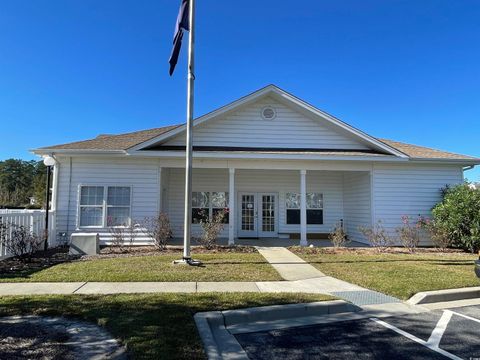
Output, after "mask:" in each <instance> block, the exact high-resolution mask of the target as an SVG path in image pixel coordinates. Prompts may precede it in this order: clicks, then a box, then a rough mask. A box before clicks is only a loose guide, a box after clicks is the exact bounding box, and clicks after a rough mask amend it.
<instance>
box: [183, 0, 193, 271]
mask: <svg viewBox="0 0 480 360" xmlns="http://www.w3.org/2000/svg"><path fill="white" fill-rule="evenodd" d="M188 12H189V15H188V16H189V20H190V21H189V24H190V30H189V32H188V82H187V137H186V148H185V216H184V232H183V260H184V261H186V262H190V261H191V259H192V258H191V255H190V239H191V235H192V155H193V142H192V135H193V94H194V81H195V75H194V69H195V61H194V54H195V51H194V50H195V0H190V1H189V10H188Z"/></svg>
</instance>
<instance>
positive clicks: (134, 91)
mask: <svg viewBox="0 0 480 360" xmlns="http://www.w3.org/2000/svg"><path fill="white" fill-rule="evenodd" d="M179 2H180V1H173V0H155V1H154V0H149V1H146V0H122V1H117V0H102V1H98V0H67V1H66V0H55V1H53V0H44V1H31V0H4V1H2V11H1V12H0V122H1V129H2V135H3V136H2V137H1V142H0V159H5V158H9V157H19V158H24V159H29V158H33V155H32V154H30V153H29V152H28V149H31V148H35V147H40V146H44V145H51V144H56V143H62V142H69V141H75V140H81V139H86V138H90V137H94V136H96V135H97V134H99V133H122V132H127V131H133V130H138V129H145V128H151V127H159V126H163V125H166V124H172V123H181V122H183V121H184V118H185V90H186V81H185V60H186V59H185V58H186V56H185V53H183V54H182V55H183V56H181V61H180V62H179V65H178V68H177V71H176V73H175V74H174V76H173V77H172V78H170V77H169V76H168V63H167V62H168V56H169V54H170V50H171V40H172V35H173V34H172V32H173V27H174V22H175V18H176V15H177V10H178V5H179ZM478 19H480V1H478V0H470V1H467V0H455V1H451V0H421V1H418V0H416V1H408V0H404V1H400V0H388V1H385V0H378V1H373V0H365V1H358V0H342V1H338V0H329V1H326V0H312V1H307V0H304V1H302V2H299V1H278V0H262V1H258V0H242V1H235V2H234V1H218V0H197V46H196V52H197V55H196V67H197V71H196V76H197V81H196V104H195V114H196V116H199V115H201V114H203V113H205V112H208V111H210V110H213V109H215V108H216V107H218V106H221V105H223V104H225V103H227V102H230V101H233V100H235V99H237V98H238V97H240V96H243V95H245V94H247V93H249V92H252V91H254V90H256V89H258V88H260V87H262V86H265V85H267V84H270V83H274V84H276V85H278V86H280V87H281V88H284V89H285V90H287V91H289V92H291V93H293V94H295V95H296V96H298V97H300V98H302V99H304V100H306V101H308V102H310V103H312V104H313V105H315V106H317V107H319V108H320V109H322V110H325V111H327V112H329V113H331V114H333V115H335V116H337V117H339V118H340V119H342V120H344V121H346V122H348V123H350V124H352V125H353V126H355V127H358V128H360V129H362V130H364V131H366V132H368V133H370V134H371V135H374V136H378V137H385V138H390V139H395V140H399V141H405V142H411V143H414V144H420V145H425V146H430V147H434V148H440V149H443V150H449V151H453V152H459V153H465V154H470V155H475V156H480V144H479V143H480V122H479V119H480V66H479V64H480V46H479V44H480V21H479V20H478ZM183 50H185V46H184V49H183ZM466 176H467V177H468V178H469V179H471V180H477V181H478V180H480V170H474V171H470V172H467V173H466Z"/></svg>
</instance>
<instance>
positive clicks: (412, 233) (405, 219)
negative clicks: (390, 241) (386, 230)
mask: <svg viewBox="0 0 480 360" xmlns="http://www.w3.org/2000/svg"><path fill="white" fill-rule="evenodd" d="M421 228H422V224H421V221H420V217H419V219H418V220H417V221H415V222H413V221H412V219H411V218H410V216H408V215H403V216H402V226H400V227H398V228H397V229H396V232H397V234H398V237H399V239H400V242H401V243H402V245H403V246H404V247H406V248H407V249H408V250H409V251H410V252H414V251H415V249H416V248H417V247H418V244H419V243H420V230H421Z"/></svg>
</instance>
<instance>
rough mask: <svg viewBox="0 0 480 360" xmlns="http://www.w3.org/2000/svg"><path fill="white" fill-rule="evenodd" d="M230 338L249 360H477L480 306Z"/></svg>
mask: <svg viewBox="0 0 480 360" xmlns="http://www.w3.org/2000/svg"><path fill="white" fill-rule="evenodd" d="M235 337H236V338H237V340H238V342H239V343H240V345H241V346H242V347H243V348H244V350H245V351H246V353H247V355H248V357H249V358H250V359H289V360H290V359H292V360H293V359H360V360H363V359H369V360H370V359H389V360H393V359H411V360H417V359H418V360H423V359H434V360H435V359H454V360H458V359H467V360H480V305H473V306H466V307H459V308H451V309H443V310H434V311H430V312H425V313H420V314H411V315H404V316H399V317H387V318H382V319H376V318H368V319H361V320H351V321H342V322H332V323H328V324H322V325H311V326H304V327H295V328H288V329H282V330H271V331H264V332H255V333H245V334H237V335H235Z"/></svg>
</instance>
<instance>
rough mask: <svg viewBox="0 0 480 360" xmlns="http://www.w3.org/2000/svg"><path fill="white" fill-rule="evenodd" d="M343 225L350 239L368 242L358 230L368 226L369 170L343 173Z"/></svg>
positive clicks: (369, 199)
mask: <svg viewBox="0 0 480 360" xmlns="http://www.w3.org/2000/svg"><path fill="white" fill-rule="evenodd" d="M343 201H344V213H345V217H344V227H345V230H346V232H347V234H348V237H349V239H350V240H353V241H358V242H364V243H368V241H367V240H366V239H365V238H364V236H363V235H362V234H361V233H360V231H359V230H358V228H359V227H361V226H365V227H367V226H370V225H371V223H372V212H371V185H370V173H369V172H366V171H364V172H345V173H344V174H343Z"/></svg>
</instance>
